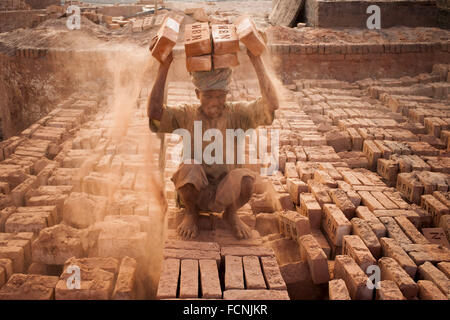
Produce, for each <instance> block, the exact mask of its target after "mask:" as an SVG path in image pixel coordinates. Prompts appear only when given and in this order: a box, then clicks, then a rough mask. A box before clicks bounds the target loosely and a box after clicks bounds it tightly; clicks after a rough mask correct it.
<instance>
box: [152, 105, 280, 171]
mask: <svg viewBox="0 0 450 320" xmlns="http://www.w3.org/2000/svg"><path fill="white" fill-rule="evenodd" d="M273 119H274V111H271V108H270V106H269V104H268V103H267V102H266V100H265V99H263V98H262V97H260V98H258V99H256V100H253V101H242V102H241V101H240V102H228V103H226V104H225V109H224V112H223V113H222V116H221V117H220V118H219V119H216V120H214V121H211V120H209V119H208V118H207V117H206V116H205V115H204V114H203V113H202V112H201V110H200V105H199V104H181V105H179V106H173V107H172V106H164V111H163V113H162V117H161V120H160V121H157V120H153V119H150V129H151V130H152V131H153V132H158V133H174V131H175V130H177V129H185V130H187V131H188V132H189V133H190V135H191V140H192V143H191V154H193V148H194V146H193V145H194V143H193V142H194V133H195V132H194V124H195V122H196V121H197V126H198V124H199V122H198V121H200V122H201V128H202V135H203V134H204V133H205V131H207V130H208V129H218V130H220V131H221V132H222V135H223V137H224V141H225V136H226V129H233V130H236V129H242V130H243V131H247V130H248V129H255V128H257V127H258V126H264V125H271V124H272V122H273ZM175 133H177V132H175ZM209 143H211V142H203V146H202V151H203V150H204V149H205V147H206V146H207V145H208V144H209ZM223 150H226V147H225V142H224V148H223ZM224 153H225V152H224ZM224 159H225V155H224ZM223 162H224V163H225V160H224V161H223ZM202 165H203V167H204V169H205V171H206V173H207V175H211V176H212V177H214V178H215V177H217V176H219V175H221V174H222V173H223V172H228V171H229V170H230V169H232V168H234V167H239V166H237V165H231V166H230V165H226V164H217V163H213V164H210V165H208V164H206V163H204V162H202Z"/></svg>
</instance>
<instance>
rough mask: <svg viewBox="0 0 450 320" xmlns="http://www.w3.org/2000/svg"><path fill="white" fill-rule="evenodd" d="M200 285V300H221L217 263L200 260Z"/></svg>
mask: <svg viewBox="0 0 450 320" xmlns="http://www.w3.org/2000/svg"><path fill="white" fill-rule="evenodd" d="M199 264H200V284H201V292H202V296H201V297H202V298H204V299H221V298H222V289H221V288H220V280H219V272H218V270H217V263H216V261H214V260H200V261H199Z"/></svg>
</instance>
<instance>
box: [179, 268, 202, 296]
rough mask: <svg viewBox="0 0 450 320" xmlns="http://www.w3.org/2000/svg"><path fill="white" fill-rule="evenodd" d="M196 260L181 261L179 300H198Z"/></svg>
mask: <svg viewBox="0 0 450 320" xmlns="http://www.w3.org/2000/svg"><path fill="white" fill-rule="evenodd" d="M198 280H199V277H198V260H182V261H181V275H180V298H182V299H184V298H198V283H199V281H198Z"/></svg>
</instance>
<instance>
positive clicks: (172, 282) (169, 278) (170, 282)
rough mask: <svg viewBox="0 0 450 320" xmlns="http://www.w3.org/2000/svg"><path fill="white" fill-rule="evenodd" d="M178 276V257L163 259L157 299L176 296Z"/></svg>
mask: <svg viewBox="0 0 450 320" xmlns="http://www.w3.org/2000/svg"><path fill="white" fill-rule="evenodd" d="M179 276H180V260H179V259H165V260H163V262H162V266H161V276H160V278H159V284H158V292H157V294H156V298H157V299H170V298H176V297H177V290H178V278H179Z"/></svg>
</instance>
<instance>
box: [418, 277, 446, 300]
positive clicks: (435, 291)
mask: <svg viewBox="0 0 450 320" xmlns="http://www.w3.org/2000/svg"><path fill="white" fill-rule="evenodd" d="M417 284H418V285H419V299H420V300H448V298H447V297H446V296H445V294H443V293H442V292H441V290H439V288H438V287H437V286H436V285H435V284H434V283H433V281H429V280H419V281H417Z"/></svg>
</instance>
